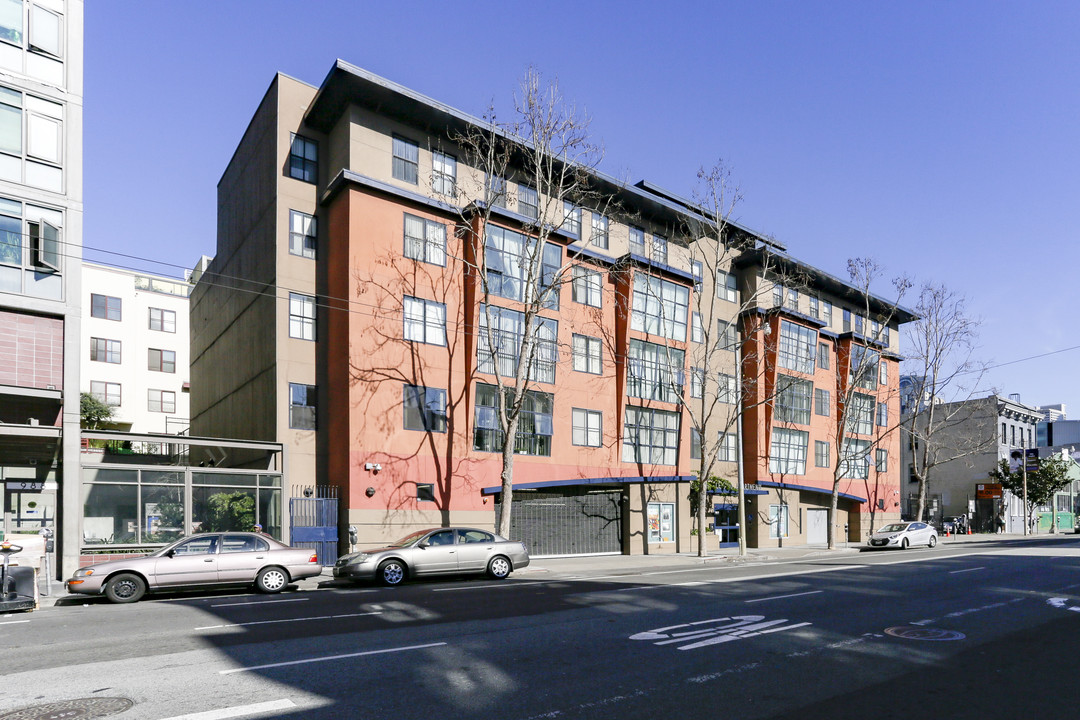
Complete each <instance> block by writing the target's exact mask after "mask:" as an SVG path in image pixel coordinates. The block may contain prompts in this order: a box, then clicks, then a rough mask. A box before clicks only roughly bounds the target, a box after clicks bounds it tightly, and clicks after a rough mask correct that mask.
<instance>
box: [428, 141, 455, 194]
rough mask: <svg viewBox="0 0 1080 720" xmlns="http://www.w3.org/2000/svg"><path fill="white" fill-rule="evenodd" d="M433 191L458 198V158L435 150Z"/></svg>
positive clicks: (432, 171) (432, 172)
mask: <svg viewBox="0 0 1080 720" xmlns="http://www.w3.org/2000/svg"><path fill="white" fill-rule="evenodd" d="M431 189H432V191H433V192H436V193H438V194H439V195H445V196H446V197H449V198H453V197H456V196H457V158H456V157H454V156H453V155H447V154H446V153H442V152H439V151H438V150H435V151H433V152H432V153H431Z"/></svg>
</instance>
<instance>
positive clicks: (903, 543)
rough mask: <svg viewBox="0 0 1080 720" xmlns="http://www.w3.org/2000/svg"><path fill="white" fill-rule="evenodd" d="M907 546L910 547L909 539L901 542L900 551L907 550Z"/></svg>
mask: <svg viewBox="0 0 1080 720" xmlns="http://www.w3.org/2000/svg"><path fill="white" fill-rule="evenodd" d="M907 546H908V541H907V538H904V539H903V540H901V541H900V549H901V550H907Z"/></svg>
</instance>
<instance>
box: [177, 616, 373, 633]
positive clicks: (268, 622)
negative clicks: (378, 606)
mask: <svg viewBox="0 0 1080 720" xmlns="http://www.w3.org/2000/svg"><path fill="white" fill-rule="evenodd" d="M365 615H382V613H381V612H366V613H351V614H349V615H317V616H315V617H304V618H286V619H283V620H258V621H255V622H246V623H232V624H230V625H203V626H202V627H197V628H195V629H196V630H221V629H222V628H234V627H247V626H249V625H273V624H274V623H290V622H304V621H306V620H335V619H337V618H347V617H364V616H365Z"/></svg>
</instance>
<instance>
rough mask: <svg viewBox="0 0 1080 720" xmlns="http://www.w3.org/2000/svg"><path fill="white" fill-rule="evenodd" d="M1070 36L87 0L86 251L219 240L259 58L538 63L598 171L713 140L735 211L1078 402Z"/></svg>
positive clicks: (565, 6)
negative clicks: (973, 324) (861, 266)
mask: <svg viewBox="0 0 1080 720" xmlns="http://www.w3.org/2000/svg"><path fill="white" fill-rule="evenodd" d="M1077 38H1080V3H1075V2H1054V1H1052V0H1040V2H1037V3H1032V2H1000V1H995V0H980V1H978V2H902V3H901V2H894V3H886V2H848V1H838V0H829V1H828V2H770V1H768V0H766V1H761V0H758V1H756V2H754V1H747V2H729V1H726V0H717V1H714V2H704V1H703V2H681V1H680V0H667V1H665V2H663V3H656V2H645V1H632V0H624V1H623V2H588V1H585V0H578V1H577V2H561V1H553V2H543V3H516V2H505V1H504V2H467V1H464V0H463V1H462V2H457V3H446V2H407V1H400V2H393V3H390V2H381V3H379V2H361V1H360V0H355V1H353V2H344V1H337V2H332V1H327V2H313V1H308V2H299V1H293V2H287V1H285V0H260V1H259V2H240V1H238V0H237V1H233V0H219V1H217V2H187V3H157V2H145V0H142V1H139V2H136V1H133V0H92V1H91V2H87V3H86V33H85V42H86V54H85V61H86V71H85V98H84V100H85V109H86V114H85V138H84V142H85V156H84V161H85V175H84V183H85V200H86V206H85V208H86V213H85V228H86V230H85V235H84V243H85V246H86V248H87V250H86V256H87V258H88V259H94V260H99V261H105V262H110V263H113V264H117V265H131V266H140V267H144V268H147V269H151V270H155V271H157V272H161V273H164V274H171V275H180V274H181V273H182V270H183V268H186V267H190V266H192V265H193V264H194V263H195V261H196V260H197V259H198V257H199V256H200V255H202V254H208V255H212V254H213V253H214V248H215V235H216V199H215V198H216V185H217V181H218V179H219V178H220V177H221V173H222V172H223V171H224V168H225V166H226V163H227V162H228V160H229V158H230V156H231V154H232V151H233V149H234V148H235V146H236V143H237V142H238V141H239V139H240V136H241V134H242V133H243V131H244V128H245V127H246V125H247V122H248V120H249V119H250V117H251V115H252V113H253V112H254V111H255V108H256V106H257V104H258V102H259V100H260V99H261V97H262V95H263V93H264V92H265V91H266V89H267V87H268V86H269V84H270V81H271V79H272V78H273V75H274V73H275V72H278V71H280V72H283V73H285V74H288V75H291V76H293V77H295V78H298V79H300V80H303V81H305V82H309V83H311V84H313V85H318V84H319V83H320V82H321V81H322V79H323V78H324V77H325V76H326V73H327V72H328V71H329V70H330V68H331V66H332V64H333V62H334V60H335V59H336V58H339V57H340V58H342V59H344V60H346V61H348V62H351V63H353V64H355V65H358V66H360V67H363V68H365V69H367V70H370V71H372V72H375V73H377V74H379V75H382V76H384V77H386V78H388V79H390V80H393V81H395V82H399V83H401V84H403V85H406V86H407V87H410V88H413V89H415V90H417V91H419V92H422V93H424V94H426V95H429V96H431V97H433V98H435V99H437V100H440V101H442V102H445V103H448V104H450V105H452V106H455V107H457V108H460V109H462V110H464V111H466V112H471V113H474V114H481V113H482V112H483V111H484V110H485V108H486V107H487V106H488V105H489V103H492V102H494V103H495V105H496V107H497V108H500V109H502V110H503V114H506V113H507V112H508V111H509V110H510V103H511V100H512V96H513V92H514V90H515V88H516V86H517V82H518V80H519V79H520V78H521V76H522V74H523V72H524V70H525V68H526V67H527V66H528V65H535V66H536V67H537V68H539V69H540V70H541V71H542V72H543V73H544V74H545V75H546V76H547V77H552V78H554V77H557V78H558V80H559V83H560V85H561V87H562V90H563V93H564V95H566V96H567V97H568V98H570V99H572V100H573V101H574V102H576V103H577V105H578V106H579V107H583V108H586V109H587V110H588V112H589V114H590V115H591V116H592V119H593V124H592V131H593V134H594V136H595V138H596V139H597V140H599V141H600V142H602V144H603V145H604V147H605V149H606V157H605V160H604V163H603V165H602V169H603V170H605V171H606V172H608V173H610V174H613V175H616V176H619V177H625V178H627V179H630V180H632V181H636V180H638V179H641V178H647V179H649V180H650V181H652V182H654V183H656V184H658V185H661V186H663V187H666V188H669V189H671V190H673V191H675V192H678V193H680V194H684V195H689V194H690V192H691V190H692V189H693V187H694V182H695V174H696V172H697V170H698V169H699V168H700V167H701V166H703V165H704V166H709V165H712V164H714V163H715V162H716V161H717V160H718V159H723V161H724V162H725V164H727V165H728V166H729V167H730V168H731V169H732V171H733V173H734V176H735V177H736V179H737V180H738V182H739V185H740V186H741V189H742V192H743V194H744V196H745V200H744V202H743V203H742V204H741V206H740V207H739V209H738V210H737V212H736V215H737V219H738V220H739V221H740V222H742V223H743V224H745V225H747V226H749V227H751V228H754V229H755V230H758V231H761V232H766V233H770V234H772V235H774V236H775V237H776V238H777V239H778V240H780V241H781V242H783V243H785V244H786V245H787V246H788V248H789V249H790V251H791V252H792V254H793V255H795V256H796V257H798V258H800V259H802V260H804V261H806V262H809V263H811V264H813V265H815V266H817V267H819V268H821V269H823V270H825V271H827V272H830V273H832V274H835V275H838V276H841V277H843V276H845V274H846V270H845V268H846V262H847V259H848V258H850V257H855V256H866V257H872V258H874V259H875V260H876V261H877V262H878V263H879V264H880V265H881V266H883V267H884V269H885V273H886V275H887V276H888V277H892V276H896V275H908V276H911V277H912V278H913V279H915V280H916V281H924V280H930V281H937V282H945V283H946V284H948V285H949V286H950V287H951V288H953V289H954V290H956V291H958V292H960V293H962V294H963V295H965V296H967V298H968V301H969V307H970V310H971V312H972V314H974V315H975V316H977V317H979V318H981V319H982V321H983V326H982V329H981V348H980V351H979V357H980V358H982V359H983V360H985V361H988V362H992V363H995V364H1000V363H1011V364H1008V365H1004V366H1002V367H999V368H997V369H995V370H993V371H992V372H991V373H990V375H989V376H988V377H987V378H986V379H984V382H983V386H985V388H986V389H988V390H989V389H990V388H991V387H992V388H995V389H998V390H1000V391H1002V392H1005V393H1013V392H1017V393H1020V394H1021V397H1022V399H1023V401H1025V402H1027V403H1030V404H1048V403H1056V402H1065V403H1067V404H1068V406H1069V409H1070V410H1071V415H1072V416H1073V417H1076V418H1080V387H1078V382H1077V380H1076V377H1075V375H1074V374H1073V369H1074V368H1075V367H1076V366H1077V365H1078V364H1080V362H1078V361H1080V349H1071V348H1073V347H1074V346H1080V339H1077V335H1076V333H1075V332H1073V329H1072V328H1073V326H1072V325H1071V324H1070V323H1071V322H1072V321H1070V320H1069V318H1070V317H1075V315H1076V312H1075V307H1076V305H1077V295H1078V292H1077V288H1076V285H1075V275H1076V268H1077V265H1078V263H1077V260H1078V259H1080V249H1078V246H1077V243H1076V240H1077V238H1078V235H1080V145H1078V142H1080V133H1078V130H1080V42H1077ZM99 251H108V252H110V253H119V255H103V254H102V253H101V252H99ZM124 255H127V256H131V257H130V258H126V257H123V256H124ZM146 259H149V260H154V261H158V262H159V263H163V264H154V265H147V263H146V262H145V260H146ZM877 291H878V292H879V293H881V294H883V295H888V294H890V293H891V289H890V287H889V284H888V283H887V282H886V283H883V284H881V285H879V286H878V287H877ZM910 302H911V303H914V298H911V299H910ZM1060 350H1066V351H1065V352H1056V353H1055V351H1060ZM1046 353H1055V354H1051V355H1045V354H1046ZM1039 355H1045V356H1044V357H1041V358H1035V359H1028V360H1024V359H1025V358H1033V357H1034V356H1039ZM1017 360H1023V361H1022V362H1013V361H1017Z"/></svg>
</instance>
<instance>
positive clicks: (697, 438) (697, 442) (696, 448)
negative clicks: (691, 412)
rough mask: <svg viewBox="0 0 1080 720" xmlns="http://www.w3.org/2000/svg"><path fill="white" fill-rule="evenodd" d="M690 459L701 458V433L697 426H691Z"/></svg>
mask: <svg viewBox="0 0 1080 720" xmlns="http://www.w3.org/2000/svg"><path fill="white" fill-rule="evenodd" d="M690 459H691V460H700V459H701V433H699V432H698V429H697V428H695V427H692V428H690Z"/></svg>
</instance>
